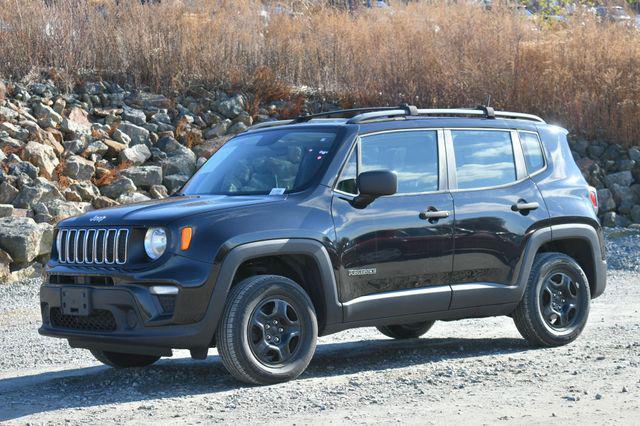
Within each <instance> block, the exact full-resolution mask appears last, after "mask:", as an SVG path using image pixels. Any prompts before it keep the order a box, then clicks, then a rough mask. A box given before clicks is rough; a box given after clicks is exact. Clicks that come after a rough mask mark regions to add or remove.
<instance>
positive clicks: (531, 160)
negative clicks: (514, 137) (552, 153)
mask: <svg viewBox="0 0 640 426" xmlns="http://www.w3.org/2000/svg"><path fill="white" fill-rule="evenodd" d="M519 135H520V142H521V144H522V151H523V153H524V162H525V163H526V164H527V171H528V172H529V174H532V173H535V172H537V171H538V170H540V169H542V168H543V167H544V155H543V154H542V146H540V139H538V135H537V134H536V133H530V132H520V133H519Z"/></svg>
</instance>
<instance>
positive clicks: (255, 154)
mask: <svg viewBox="0 0 640 426" xmlns="http://www.w3.org/2000/svg"><path fill="white" fill-rule="evenodd" d="M335 139H336V133H335V132H332V131H327V130H326V129H323V130H319V131H316V130H298V131H291V130H284V129H283V130H277V131H276V130H272V131H267V132H259V133H255V134H251V133H248V134H245V135H242V136H238V137H236V138H234V139H232V140H230V141H229V142H227V143H226V144H225V145H223V146H222V148H220V149H219V150H218V151H217V152H216V153H215V154H213V156H212V157H211V158H210V159H209V161H207V162H206V163H205V164H204V165H203V166H202V167H201V168H200V170H198V172H197V173H196V174H195V175H194V176H193V177H192V178H191V180H190V181H189V182H188V183H187V184H186V185H185V187H184V188H183V190H182V193H184V194H186V195H209V194H211V195H213V194H216V195H259V194H276V195H281V194H284V193H288V192H296V191H299V190H301V189H303V188H305V187H306V186H307V185H308V184H309V183H310V182H311V180H312V179H313V178H314V177H315V176H316V174H317V173H318V171H319V170H320V169H321V168H322V166H323V165H324V163H325V162H326V161H328V160H327V157H328V154H329V152H330V151H331V148H332V147H333V144H334V141H335Z"/></svg>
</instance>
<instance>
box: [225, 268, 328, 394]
mask: <svg viewBox="0 0 640 426" xmlns="http://www.w3.org/2000/svg"><path fill="white" fill-rule="evenodd" d="M317 335H318V324H317V320H316V313H315V310H314V307H313V303H312V302H311V299H310V298H309V296H308V295H307V293H306V292H305V291H304V290H303V289H302V287H300V286H299V285H298V284H296V283H295V282H294V281H292V280H290V279H288V278H285V277H281V276H277V275H258V276H254V277H250V278H247V279H246V280H244V281H242V282H240V283H238V284H237V285H236V286H235V287H234V288H233V289H232V291H231V293H230V294H229V297H228V299H227V305H226V306H225V309H224V313H223V315H222V318H221V320H220V324H219V325H218V331H217V343H218V351H219V353H220V357H221V358H222V363H223V364H224V366H225V367H226V368H227V370H229V372H230V373H231V374H232V375H233V376H234V377H236V378H237V379H239V380H241V381H243V382H246V383H250V384H259V385H265V384H272V383H279V382H285V381H288V380H292V379H295V378H296V377H298V376H299V375H300V374H301V373H302V372H303V371H304V370H305V369H306V368H307V365H309V362H310V361H311V358H312V357H313V353H314V351H315V348H316V339H317Z"/></svg>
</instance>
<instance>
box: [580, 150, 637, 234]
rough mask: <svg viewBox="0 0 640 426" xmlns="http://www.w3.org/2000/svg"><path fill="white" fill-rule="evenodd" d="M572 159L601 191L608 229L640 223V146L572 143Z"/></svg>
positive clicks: (600, 208)
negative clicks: (609, 227)
mask: <svg viewBox="0 0 640 426" xmlns="http://www.w3.org/2000/svg"><path fill="white" fill-rule="evenodd" d="M569 144H570V146H571V151H572V153H573V157H574V159H575V160H576V163H577V164H578V167H580V170H581V171H582V174H583V175H584V177H585V179H587V182H589V184H590V185H592V186H594V187H595V188H596V189H597V190H598V201H599V215H600V220H601V222H602V224H603V225H605V226H629V225H630V224H632V223H636V224H637V223H640V146H634V147H631V148H623V147H622V146H620V145H618V144H615V143H607V142H605V141H591V142H589V141H585V140H582V139H570V141H569Z"/></svg>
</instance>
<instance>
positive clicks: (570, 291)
mask: <svg viewBox="0 0 640 426" xmlns="http://www.w3.org/2000/svg"><path fill="white" fill-rule="evenodd" d="M590 304H591V292H590V290H589V281H588V280H587V277H586V275H585V273H584V271H583V270H582V268H580V265H578V263H577V262H576V261H575V260H573V259H572V258H571V257H569V256H567V255H564V254H562V253H543V254H539V255H537V256H536V258H535V260H534V262H533V266H532V268H531V275H530V276H529V282H528V283H527V288H526V289H525V293H524V297H523V298H522V301H521V302H520V304H519V305H518V307H517V308H516V310H515V312H514V315H513V320H514V321H515V323H516V327H517V328H518V331H519V332H520V334H522V336H523V337H524V338H525V339H527V340H528V341H529V342H530V343H532V344H534V345H536V346H561V345H566V344H567V343H570V342H573V341H574V340H575V339H576V338H577V337H578V336H579V335H580V333H581V332H582V329H583V328H584V326H585V324H586V323H587V319H588V318H589V307H590Z"/></svg>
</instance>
